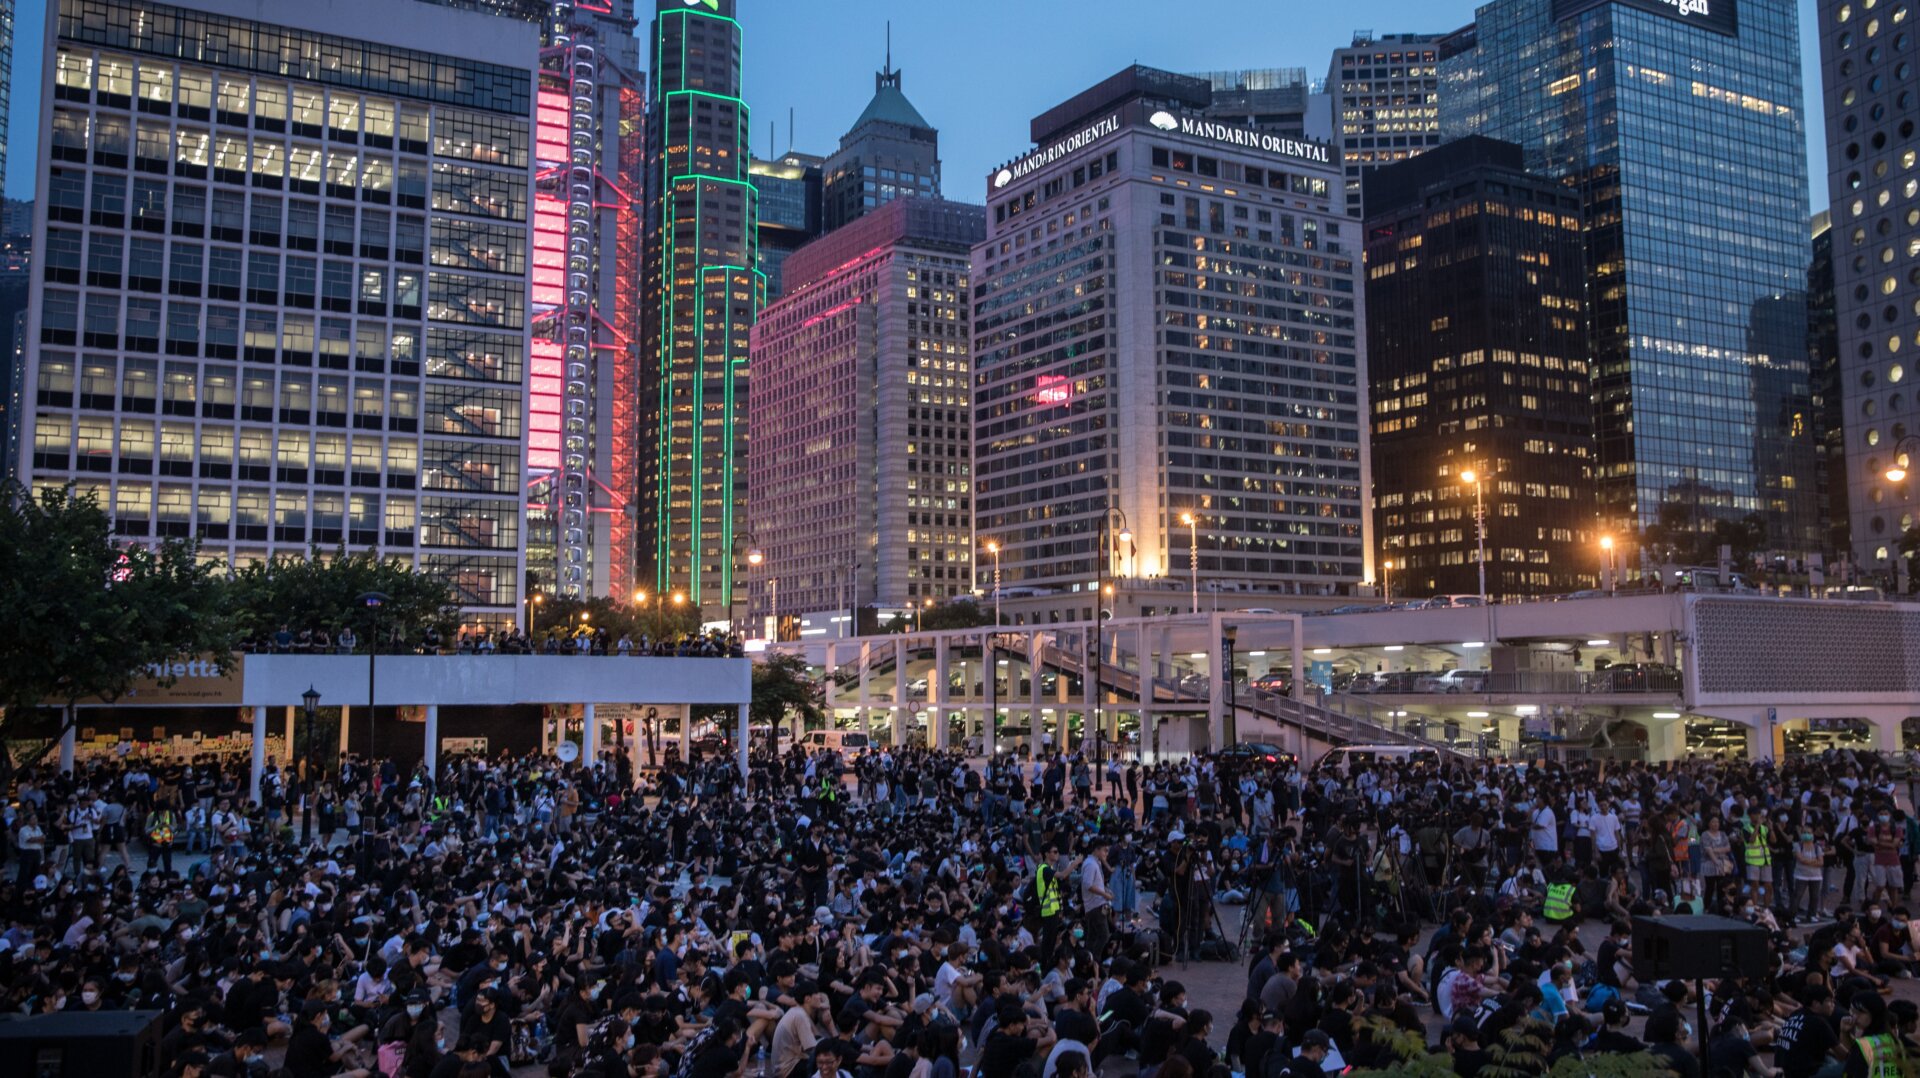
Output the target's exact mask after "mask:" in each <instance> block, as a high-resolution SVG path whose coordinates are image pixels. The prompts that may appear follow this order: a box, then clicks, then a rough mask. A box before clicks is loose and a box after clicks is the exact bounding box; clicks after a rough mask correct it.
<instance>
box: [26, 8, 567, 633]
mask: <svg viewBox="0 0 1920 1078" xmlns="http://www.w3.org/2000/svg"><path fill="white" fill-rule="evenodd" d="M263 10H264V9H263V8H262V6H261V5H260V4H258V3H254V2H250V0H196V2H195V4H194V7H193V8H192V9H184V8H179V7H175V6H172V5H169V4H164V3H159V2H156V0H60V2H59V3H58V5H57V7H56V8H55V9H54V10H53V11H51V12H50V13H49V14H50V17H49V19H48V28H47V37H46V41H45V45H44V47H45V49H46V62H45V64H44V71H45V75H44V79H43V85H42V93H41V97H40V101H41V106H40V107H41V118H42V124H41V134H40V146H39V160H38V163H37V168H36V171H37V181H38V183H37V186H38V190H39V191H40V192H41V197H40V198H39V199H38V201H37V202H36V203H35V215H36V225H37V229H36V232H37V234H38V235H40V236H42V237H44V238H45V243H44V255H39V254H38V253H37V257H36V262H37V272H36V276H35V280H34V284H33V302H32V305H31V307H30V311H31V313H30V315H29V324H28V335H27V340H28V342H29V344H28V350H27V372H26V379H27V381H26V385H27V386H28V387H30V392H31V393H32V394H33V396H32V397H30V398H29V403H30V406H31V408H32V415H31V416H30V417H29V418H28V420H27V424H28V428H29V432H28V433H26V434H24V435H23V438H22V456H23V458H25V459H24V471H25V472H26V474H27V475H28V476H29V477H30V479H31V481H32V482H33V483H34V484H35V485H42V484H46V485H51V484H63V483H67V482H75V483H77V484H79V485H80V487H81V488H83V489H85V490H87V491H89V492H91V493H95V494H97V495H98V496H99V497H100V501H101V504H102V505H103V506H104V507H106V508H107V509H108V510H109V511H110V512H111V514H112V516H113V525H114V530H115V531H116V533H117V534H119V535H121V536H124V537H127V538H129V539H138V538H143V537H170V536H197V537H198V538H199V539H200V540H201V542H202V543H203V544H204V547H203V549H205V550H206V551H207V552H208V553H209V554H213V555H217V556H219V557H222V558H225V559H228V560H231V561H233V562H247V561H253V560H258V559H261V558H265V557H269V556H273V555H279V554H292V555H301V554H305V553H306V552H307V551H308V550H309V549H310V548H311V547H313V546H319V547H334V546H336V545H343V544H344V545H345V546H347V547H348V548H349V549H361V550H365V549H377V550H378V551H380V552H381V553H382V554H386V555H395V556H399V557H403V558H407V559H410V560H412V561H413V562H414V564H415V565H417V566H418V567H419V568H420V569H421V570H423V571H425V572H428V573H432V574H435V575H438V576H441V577H444V578H445V579H446V580H447V581H448V583H449V584H451V585H452V587H453V590H454V594H455V595H456V597H457V599H458V601H459V602H460V603H461V605H462V606H464V607H466V608H467V609H468V612H469V613H468V616H469V618H470V619H471V620H472V621H473V622H476V623H487V624H493V625H500V624H504V623H508V622H510V621H511V620H512V619H513V618H514V616H515V613H516V611H517V609H518V607H519V603H520V594H521V592H520V589H521V581H522V573H523V569H524V558H523V555H522V539H521V528H522V521H523V518H524V515H525V496H524V493H523V489H522V486H523V485H522V482H521V477H522V475H523V461H524V459H525V458H524V454H525V448H524V444H523V436H524V434H525V423H526V414H525V399H526V385H527V379H526V360H527V350H528V334H527V310H526V307H527V294H528V283H529V276H528V261H527V251H528V244H527V229H526V221H527V219H528V217H529V208H528V195H529V188H530V187H531V186H532V180H533V170H532V160H531V156H530V153H529V150H530V144H531V142H532V130H531V128H532V122H531V117H532V113H533V100H534V79H535V68H536V66H537V63H538V51H539V44H540V37H539V27H538V25H537V24H538V22H539V20H540V18H541V17H542V15H543V13H544V11H545V5H543V4H539V3H531V2H529V3H512V2H508V0H406V2H400V3H396V2H394V0H334V2H331V3H328V4H306V5H302V4H285V5H274V6H273V8H272V11H273V13H274V16H275V19H276V21H274V22H272V23H267V22H262V21H260V15H261V13H262V11H263ZM429 215H431V216H429Z"/></svg>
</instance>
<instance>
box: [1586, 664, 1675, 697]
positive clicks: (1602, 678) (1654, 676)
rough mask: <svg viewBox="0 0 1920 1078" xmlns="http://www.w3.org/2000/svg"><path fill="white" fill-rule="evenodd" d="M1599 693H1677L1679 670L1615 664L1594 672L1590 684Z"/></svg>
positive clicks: (1644, 665) (1648, 665)
mask: <svg viewBox="0 0 1920 1078" xmlns="http://www.w3.org/2000/svg"><path fill="white" fill-rule="evenodd" d="M1592 684H1593V686H1594V688H1595V690H1596V691H1599V692H1679V691H1680V688H1681V684H1682V683H1681V678H1680V668H1679V667H1677V666H1669V665H1667V664H1666V663H1617V664H1615V665H1613V666H1609V667H1607V668H1606V669H1605V670H1600V671H1596V672H1595V673H1594V675H1593V682H1592Z"/></svg>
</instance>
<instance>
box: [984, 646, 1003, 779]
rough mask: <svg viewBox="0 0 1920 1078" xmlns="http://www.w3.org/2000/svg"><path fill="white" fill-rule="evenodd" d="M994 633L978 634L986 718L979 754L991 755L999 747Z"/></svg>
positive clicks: (998, 705) (997, 666)
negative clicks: (982, 668)
mask: <svg viewBox="0 0 1920 1078" xmlns="http://www.w3.org/2000/svg"><path fill="white" fill-rule="evenodd" d="M993 638H994V634H993V633H991V632H984V633H981V634H980V664H981V665H982V666H983V667H984V668H985V669H984V670H982V671H981V673H980V689H981V692H982V693H983V694H984V695H985V696H986V703H987V720H986V722H985V723H984V724H983V725H982V726H981V728H980V747H981V755H983V756H987V757H992V756H993V754H994V753H995V752H996V751H998V749H999V747H1000V744H999V742H1000V652H999V650H998V649H997V648H995V647H994V646H993Z"/></svg>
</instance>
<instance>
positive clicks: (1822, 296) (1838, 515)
mask: <svg viewBox="0 0 1920 1078" xmlns="http://www.w3.org/2000/svg"><path fill="white" fill-rule="evenodd" d="M1808 230H1809V232H1810V233H1811V234H1812V236H1813V261H1812V262H1811V263H1810V264H1809V265H1808V266H1807V362H1808V364H1809V365H1810V366H1811V367H1812V370H1813V414H1814V415H1815V416H1816V417H1817V419H1818V422H1819V428H1820V435H1819V437H1820V440H1819V447H1818V453H1819V461H1820V464H1819V473H1818V474H1819V477H1820V482H1819V490H1820V504H1819V509H1818V516H1817V519H1818V520H1819V521H1820V532H1819V540H1820V542H1819V545H1818V546H1817V547H1816V548H1815V549H1816V550H1817V551H1818V552H1819V553H1821V554H1822V555H1823V556H1826V557H1831V558H1841V559H1850V558H1851V557H1852V556H1853V555H1852V551H1853V540H1852V535H1853V528H1852V520H1851V514H1850V513H1849V512H1848V504H1847V503H1848V499H1847V478H1848V468H1847V415H1846V405H1845V403H1844V401H1845V399H1846V390H1845V387H1843V386H1842V385H1841V384H1840V381H1841V378H1842V377H1843V375H1842V373H1841V369H1840V368H1841V364H1840V326H1839V322H1838V313H1837V305H1838V296H1836V295H1835V293H1834V287H1833V223H1832V219H1831V218H1830V217H1829V215H1828V213H1827V211H1826V210H1821V211H1820V212H1818V213H1816V214H1814V215H1813V219H1812V220H1811V221H1809V222H1808Z"/></svg>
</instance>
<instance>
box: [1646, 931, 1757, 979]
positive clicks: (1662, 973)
mask: <svg viewBox="0 0 1920 1078" xmlns="http://www.w3.org/2000/svg"><path fill="white" fill-rule="evenodd" d="M1767 962H1768V958H1767V931H1766V929H1764V928H1760V927H1759V926H1757V925H1753V924H1749V923H1747V922H1746V921H1736V920H1734V919H1733V918H1731V917H1706V916H1701V917H1687V916H1679V917H1635V918H1634V919H1633V975H1634V978H1635V979H1637V980H1640V981H1643V982H1651V981H1675V980H1678V981H1693V980H1700V979H1712V978H1718V977H1764V976H1766V974H1767Z"/></svg>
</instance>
